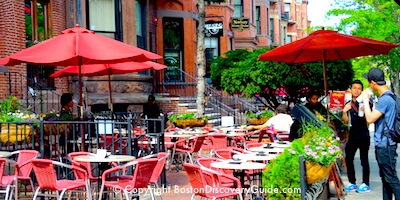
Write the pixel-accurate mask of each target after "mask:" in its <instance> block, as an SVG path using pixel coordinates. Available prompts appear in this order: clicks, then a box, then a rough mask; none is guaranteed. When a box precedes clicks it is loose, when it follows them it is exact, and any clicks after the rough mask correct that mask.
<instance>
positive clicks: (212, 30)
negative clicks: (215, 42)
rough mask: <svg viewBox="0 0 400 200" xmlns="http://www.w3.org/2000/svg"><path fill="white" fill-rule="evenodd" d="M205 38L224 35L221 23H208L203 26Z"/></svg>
mask: <svg viewBox="0 0 400 200" xmlns="http://www.w3.org/2000/svg"><path fill="white" fill-rule="evenodd" d="M205 29H206V30H205V33H206V36H207V37H221V36H223V35H224V24H223V23H222V21H218V22H216V21H209V22H206V25H205Z"/></svg>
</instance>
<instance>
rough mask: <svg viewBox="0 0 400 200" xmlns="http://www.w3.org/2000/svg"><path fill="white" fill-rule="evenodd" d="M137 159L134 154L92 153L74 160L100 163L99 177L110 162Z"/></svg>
mask: <svg viewBox="0 0 400 200" xmlns="http://www.w3.org/2000/svg"><path fill="white" fill-rule="evenodd" d="M135 159H136V158H135V157H134V156H130V155H109V156H107V157H103V156H98V155H97V154H91V155H88V156H76V157H74V160H75V161H79V162H90V163H100V164H99V175H100V176H99V177H101V175H102V173H103V172H104V171H105V170H106V169H107V168H108V167H109V165H108V163H111V162H116V163H121V162H129V161H133V160H135ZM99 186H100V185H99ZM98 189H99V188H98ZM103 199H105V196H104V197H103Z"/></svg>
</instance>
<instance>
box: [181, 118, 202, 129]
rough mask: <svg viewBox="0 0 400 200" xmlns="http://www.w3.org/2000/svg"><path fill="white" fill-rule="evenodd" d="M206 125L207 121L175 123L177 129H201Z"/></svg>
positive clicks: (188, 120)
mask: <svg viewBox="0 0 400 200" xmlns="http://www.w3.org/2000/svg"><path fill="white" fill-rule="evenodd" d="M207 123H208V120H207V119H178V120H176V122H175V125H176V126H177V127H179V128H186V127H203V126H206V125H207Z"/></svg>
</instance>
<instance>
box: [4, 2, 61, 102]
mask: <svg viewBox="0 0 400 200" xmlns="http://www.w3.org/2000/svg"><path fill="white" fill-rule="evenodd" d="M51 10H52V11H51V18H52V21H51V32H52V33H53V35H58V34H60V32H61V31H62V30H64V29H65V28H66V14H65V13H66V6H65V1H64V0H51ZM25 36H26V35H25V13H24V0H14V1H9V0H0V57H1V58H3V57H5V56H8V55H11V54H13V53H15V52H18V51H20V50H22V49H24V48H25ZM58 69H60V67H57V68H56V69H55V70H56V71H57V70H58ZM9 71H10V72H18V73H20V74H22V75H23V76H26V67H25V65H22V66H10V67H9ZM25 83H26V80H22V85H23V86H25V85H26V84H25ZM67 86H68V84H67V81H66V79H60V80H56V87H57V90H58V91H59V92H66V91H67V90H68V87H67ZM25 89H26V88H23V89H22V91H16V92H17V96H18V97H19V98H23V97H24V96H23V94H24V93H25V91H26V90H25ZM0 93H1V94H6V95H1V96H0V99H3V98H5V97H7V96H8V95H9V82H8V76H6V75H1V76H0Z"/></svg>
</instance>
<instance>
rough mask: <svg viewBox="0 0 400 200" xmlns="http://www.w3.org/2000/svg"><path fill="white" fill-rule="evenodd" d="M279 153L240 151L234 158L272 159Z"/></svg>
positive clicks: (251, 159) (245, 159)
mask: <svg viewBox="0 0 400 200" xmlns="http://www.w3.org/2000/svg"><path fill="white" fill-rule="evenodd" d="M276 156H277V154H266V153H238V154H235V155H233V159H239V160H244V161H248V160H250V161H270V160H272V159H275V158H276Z"/></svg>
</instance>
